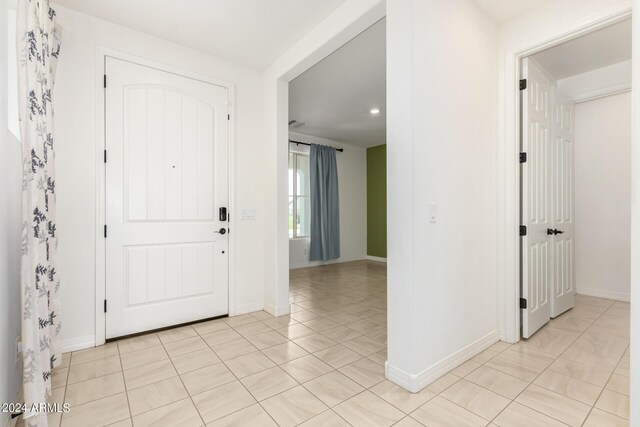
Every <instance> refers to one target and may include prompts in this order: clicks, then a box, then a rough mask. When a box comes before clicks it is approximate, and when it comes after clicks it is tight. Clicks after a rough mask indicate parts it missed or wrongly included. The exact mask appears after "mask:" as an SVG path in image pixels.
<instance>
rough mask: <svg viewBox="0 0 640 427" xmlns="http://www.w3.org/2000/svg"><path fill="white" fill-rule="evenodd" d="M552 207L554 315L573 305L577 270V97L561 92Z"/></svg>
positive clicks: (556, 118)
mask: <svg viewBox="0 0 640 427" xmlns="http://www.w3.org/2000/svg"><path fill="white" fill-rule="evenodd" d="M553 109H554V111H553V142H552V146H551V165H552V173H551V175H552V191H551V194H552V197H553V202H552V209H553V234H551V235H550V239H551V242H552V243H551V244H552V250H551V253H552V262H551V264H552V273H551V274H552V277H551V289H552V294H551V317H557V316H559V315H561V314H562V313H564V312H565V311H567V310H569V309H570V308H572V307H573V305H574V302H575V295H576V286H575V274H574V257H575V255H574V252H575V249H574V236H575V230H574V229H575V226H574V218H573V214H574V209H573V208H574V196H573V188H574V180H573V170H574V169H573V146H574V144H573V142H574V141H573V135H574V130H573V121H574V117H573V111H574V103H573V101H572V100H571V99H570V98H569V97H568V96H566V95H565V94H563V93H562V92H560V91H559V90H555V91H554V96H553Z"/></svg>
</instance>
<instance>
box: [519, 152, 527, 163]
mask: <svg viewBox="0 0 640 427" xmlns="http://www.w3.org/2000/svg"><path fill="white" fill-rule="evenodd" d="M520 163H527V153H520Z"/></svg>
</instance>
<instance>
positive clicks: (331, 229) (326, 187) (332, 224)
mask: <svg viewBox="0 0 640 427" xmlns="http://www.w3.org/2000/svg"><path fill="white" fill-rule="evenodd" d="M309 167H310V169H311V171H310V172H311V177H310V180H309V182H310V196H311V197H310V198H311V200H310V201H311V236H310V237H311V242H310V243H311V247H310V249H309V260H310V261H327V260H330V259H336V258H339V257H340V206H339V200H338V168H337V166H336V150H335V149H334V148H332V147H325V146H322V145H316V144H311V150H310V153H309Z"/></svg>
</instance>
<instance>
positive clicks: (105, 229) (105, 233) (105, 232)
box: [104, 224, 107, 239]
mask: <svg viewBox="0 0 640 427" xmlns="http://www.w3.org/2000/svg"><path fill="white" fill-rule="evenodd" d="M104 238H105V239H106V238H107V225H106V224H105V226H104Z"/></svg>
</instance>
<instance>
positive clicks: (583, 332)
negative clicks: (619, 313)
mask: <svg viewBox="0 0 640 427" xmlns="http://www.w3.org/2000/svg"><path fill="white" fill-rule="evenodd" d="M576 302H577V300H576ZM612 305H613V303H612V304H611V305H610V306H609V308H610V307H611V306H612ZM609 308H607V310H605V311H604V312H602V313H600V315H599V316H598V317H596V318H595V319H593V321H592V322H591V324H590V325H589V326H588V327H587V328H586V329H585V330H584V331H582V332H580V334H579V335H578V336H577V337H576V338H575V339H574V340H573V341H571V344H569V346H567V348H565V350H564V351H563V352H562V353H560V354H559V355H558V356H556V357H555V358H554V359H553V362H551V364H549V365H547V367H545V369H543V370H542V372H540V374H538V375H537V376H536V377H535V378H534V379H533V381H531V382H530V383H529V385H528V386H527V387H525V388H524V389H523V390H522V391H521V392H520V393H518V395H517V396H516V397H514V398H513V400H512V401H511V402H510V403H509V405H507V406H505V407H504V408H503V409H502V411H500V412H499V413H498V415H496V416H495V417H494V418H493V419H492V420H491V421H490V422H493V421H495V419H496V418H498V417H499V416H500V414H502V412H504V410H505V409H506V408H507V407H509V406H510V405H511V403H514V402H515V403H518V404H520V405H523V406H525V407H527V408H529V409H531V410H533V411H535V412H538V413H539V414H542V415H545V416H547V417H549V418H553V419H554V420H556V421H559V422H561V423H563V424H564V422H563V421H561V420H558V419H557V418H555V417H553V416H551V415H548V414H545V413H542V412H540V411H538V410H537V409H534V408H531V407H530V406H527V405H524V404H522V403H520V402H516V399H517V398H518V397H520V395H521V394H522V393H524V391H525V390H527V389H528V388H529V387H530V386H531V385H533V384H534V382H535V381H536V380H537V379H538V378H539V377H540V376H541V375H542V374H543V373H545V372H546V371H547V370H548V369H549V367H550V366H551V365H552V364H553V363H554V362H555V361H557V360H558V359H560V358H561V357H562V355H563V354H564V353H565V352H566V351H567V350H569V348H570V347H571V345H573V344H574V343H575V342H576V341H577V340H578V339H580V337H582V336H583V335H584V334H585V333H586V332H587V331H588V330H589V329H591V328H592V327H593V325H595V323H596V321H597V320H599V319H600V318H601V317H602V316H603V315H604V313H606V312H607V311H608V310H609ZM565 313H566V312H565ZM562 314H564V313H562ZM549 327H551V328H552V329H557V328H553V327H552V326H551V325H549ZM534 353H535V352H534ZM614 370H615V369H614ZM569 377H570V378H573V377H571V376H569ZM585 382H586V381H585ZM605 386H606V384H605ZM605 386H603V387H602V389H603V390H604V387H605ZM538 387H539V386H538ZM542 388H544V389H545V390H548V391H550V392H551V393H555V394H557V395H559V396H564V397H567V398H569V399H572V400H574V401H576V402H579V403H582V404H585V403H584V402H580V401H579V400H576V399H573V398H571V397H569V396H565V395H563V394H560V393H556V392H554V391H553V390H549V389H547V388H546V387H542ZM601 392H602V391H601ZM596 402H597V400H596V401H594V404H593V405H589V406H591V409H593V406H594V405H595V404H596ZM591 409H589V412H588V413H587V416H586V417H585V419H584V420H583V421H582V423H581V425H583V424H584V423H585V422H586V420H587V418H588V417H589V414H590V413H591Z"/></svg>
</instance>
